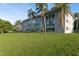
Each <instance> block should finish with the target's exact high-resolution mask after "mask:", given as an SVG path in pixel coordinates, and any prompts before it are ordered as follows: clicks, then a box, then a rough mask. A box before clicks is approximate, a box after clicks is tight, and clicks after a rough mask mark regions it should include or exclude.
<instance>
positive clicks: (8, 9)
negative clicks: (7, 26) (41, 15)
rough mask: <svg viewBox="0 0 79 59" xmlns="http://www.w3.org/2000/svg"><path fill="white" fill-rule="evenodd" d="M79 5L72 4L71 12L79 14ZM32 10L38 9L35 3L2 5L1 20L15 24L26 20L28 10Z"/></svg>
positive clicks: (0, 10)
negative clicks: (17, 21)
mask: <svg viewBox="0 0 79 59" xmlns="http://www.w3.org/2000/svg"><path fill="white" fill-rule="evenodd" d="M53 6H54V5H53V4H48V8H49V9H51V7H53ZM78 6H79V4H77V3H72V4H70V7H71V11H72V12H73V13H74V12H79V7H78ZM30 8H32V9H33V10H35V9H36V7H35V4H34V3H13V4H12V3H0V19H3V20H8V21H10V22H11V23H12V24H14V23H15V21H16V20H19V19H20V20H24V19H26V18H28V17H27V14H28V12H27V10H28V9H30Z"/></svg>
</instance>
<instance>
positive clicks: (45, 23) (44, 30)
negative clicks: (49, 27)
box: [44, 17, 46, 33]
mask: <svg viewBox="0 0 79 59" xmlns="http://www.w3.org/2000/svg"><path fill="white" fill-rule="evenodd" d="M44 31H45V33H46V19H45V17H44Z"/></svg>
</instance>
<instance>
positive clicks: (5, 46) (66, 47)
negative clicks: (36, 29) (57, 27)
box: [0, 33, 79, 56]
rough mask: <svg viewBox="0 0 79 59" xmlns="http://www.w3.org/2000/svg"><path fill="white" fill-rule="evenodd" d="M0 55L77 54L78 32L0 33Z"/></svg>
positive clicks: (78, 46)
mask: <svg viewBox="0 0 79 59" xmlns="http://www.w3.org/2000/svg"><path fill="white" fill-rule="evenodd" d="M0 55H9V56H10V55H13V56H17V55H18V56H23V55H26V56H31V55H33V56H36V55H38V56H40V55H43V56H51V55H79V33H72V34H63V33H48V34H47V35H45V34H44V33H5V34H0Z"/></svg>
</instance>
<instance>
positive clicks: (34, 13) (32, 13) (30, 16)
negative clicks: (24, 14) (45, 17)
mask: <svg viewBox="0 0 79 59" xmlns="http://www.w3.org/2000/svg"><path fill="white" fill-rule="evenodd" d="M35 16H36V12H35V11H33V10H32V9H29V10H28V17H29V18H30V19H31V23H32V31H34V24H33V19H34V18H35Z"/></svg>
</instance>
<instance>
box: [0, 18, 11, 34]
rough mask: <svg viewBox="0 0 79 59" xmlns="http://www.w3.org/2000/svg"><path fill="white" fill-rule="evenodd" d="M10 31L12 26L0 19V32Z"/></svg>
mask: <svg viewBox="0 0 79 59" xmlns="http://www.w3.org/2000/svg"><path fill="white" fill-rule="evenodd" d="M8 31H12V24H11V23H10V22H9V21H5V20H2V19H0V32H1V33H3V32H8Z"/></svg>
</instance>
